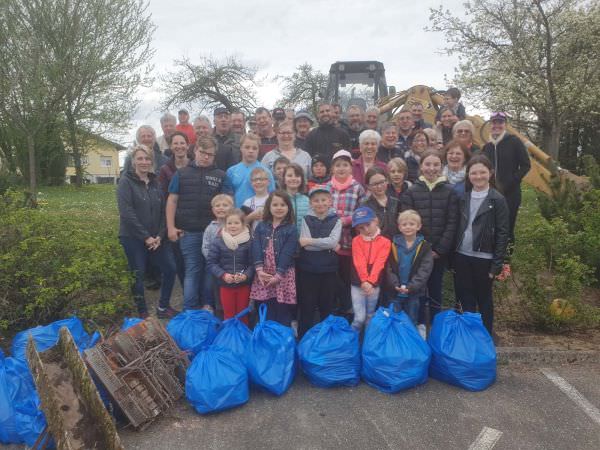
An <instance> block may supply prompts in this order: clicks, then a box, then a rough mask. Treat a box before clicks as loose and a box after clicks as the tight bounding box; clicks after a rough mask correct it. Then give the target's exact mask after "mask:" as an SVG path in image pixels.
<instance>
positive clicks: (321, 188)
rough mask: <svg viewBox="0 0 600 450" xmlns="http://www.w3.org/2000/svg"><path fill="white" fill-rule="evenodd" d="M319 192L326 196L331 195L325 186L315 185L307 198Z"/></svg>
mask: <svg viewBox="0 0 600 450" xmlns="http://www.w3.org/2000/svg"><path fill="white" fill-rule="evenodd" d="M319 192H323V193H327V194H331V189H329V187H327V185H326V184H317V185H316V186H315V187H313V188H312V189H311V190H310V191H309V192H308V197H309V198H310V197H312V196H313V195H315V194H318V193H319Z"/></svg>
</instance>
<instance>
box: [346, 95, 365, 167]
mask: <svg viewBox="0 0 600 450" xmlns="http://www.w3.org/2000/svg"><path fill="white" fill-rule="evenodd" d="M346 118H347V119H348V122H346V123H343V124H342V128H343V129H344V130H346V133H348V136H349V137H350V148H349V149H348V150H350V153H352V157H353V158H354V159H356V158H358V157H359V156H360V145H359V143H358V137H359V136H360V133H362V132H363V131H364V130H365V127H364V124H363V111H362V109H361V108H360V106H358V105H351V106H349V107H348V109H347V110H346Z"/></svg>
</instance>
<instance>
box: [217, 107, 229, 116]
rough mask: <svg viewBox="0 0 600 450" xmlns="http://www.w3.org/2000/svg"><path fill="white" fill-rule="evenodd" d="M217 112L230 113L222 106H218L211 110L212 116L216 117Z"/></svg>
mask: <svg viewBox="0 0 600 450" xmlns="http://www.w3.org/2000/svg"><path fill="white" fill-rule="evenodd" d="M219 114H231V113H230V112H229V110H228V109H227V108H225V107H224V106H219V107H217V108H215V111H214V112H213V116H214V117H217V116H218V115H219Z"/></svg>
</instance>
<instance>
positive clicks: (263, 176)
mask: <svg viewBox="0 0 600 450" xmlns="http://www.w3.org/2000/svg"><path fill="white" fill-rule="evenodd" d="M250 183H252V189H254V196H252V197H250V198H249V199H246V201H244V204H243V205H242V208H241V210H242V211H243V212H244V214H246V225H247V226H249V227H251V230H252V231H254V229H255V228H256V225H257V224H258V222H259V221H261V220H262V216H263V209H264V207H265V202H266V201H267V198H268V197H269V172H268V171H267V170H266V169H264V168H262V167H255V168H254V169H252V172H250Z"/></svg>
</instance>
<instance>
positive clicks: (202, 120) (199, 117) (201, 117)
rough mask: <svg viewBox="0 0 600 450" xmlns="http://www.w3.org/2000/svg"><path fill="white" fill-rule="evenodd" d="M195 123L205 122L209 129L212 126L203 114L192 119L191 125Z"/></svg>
mask: <svg viewBox="0 0 600 450" xmlns="http://www.w3.org/2000/svg"><path fill="white" fill-rule="evenodd" d="M196 122H206V123H207V124H208V126H209V127H212V124H211V123H210V119H209V118H208V117H207V116H205V115H204V114H200V115H199V116H196V118H195V119H194V121H193V122H192V123H196Z"/></svg>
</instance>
